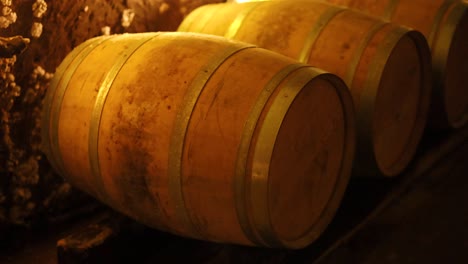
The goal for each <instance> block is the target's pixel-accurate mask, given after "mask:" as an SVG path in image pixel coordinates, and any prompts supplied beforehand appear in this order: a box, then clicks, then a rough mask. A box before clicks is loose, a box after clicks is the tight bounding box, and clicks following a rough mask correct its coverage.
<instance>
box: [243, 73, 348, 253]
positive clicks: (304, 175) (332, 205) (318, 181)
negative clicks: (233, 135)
mask: <svg viewBox="0 0 468 264" xmlns="http://www.w3.org/2000/svg"><path fill="white" fill-rule="evenodd" d="M310 69H313V68H311V67H310V68H302V69H300V70H298V71H297V72H296V73H295V74H293V75H292V76H290V78H288V79H287V80H286V81H285V83H283V85H282V86H281V87H280V89H278V90H279V91H278V92H277V93H276V94H275V95H274V99H273V100H270V102H269V104H267V106H266V108H265V111H264V115H263V117H262V119H261V120H260V122H261V126H259V127H258V134H257V138H256V140H255V150H254V153H253V158H252V164H251V170H252V179H251V189H250V195H251V201H252V214H253V219H254V224H255V228H256V229H257V230H258V231H259V233H260V236H261V237H262V239H263V240H264V241H265V242H266V244H267V245H269V246H278V247H289V248H301V247H305V246H307V245H308V244H310V243H311V242H312V241H314V240H315V239H316V238H317V237H318V236H319V235H320V234H321V233H322V231H323V230H324V229H325V227H326V226H327V225H328V223H329V222H330V221H331V219H332V217H333V215H334V213H335V212H336V209H337V208H338V205H339V202H340V201H341V198H342V196H343V193H344V190H345V187H346V185H347V183H348V179H349V175H350V171H351V163H352V159H353V156H354V145H355V143H354V141H355V131H354V129H355V127H354V110H353V105H352V99H351V95H350V94H349V91H348V90H347V87H346V85H345V84H344V83H343V82H342V81H341V80H339V79H338V77H336V76H334V75H331V74H321V75H318V76H317V77H315V78H313V79H312V80H311V78H310V73H309V72H308V71H310ZM307 78H308V79H307Z"/></svg>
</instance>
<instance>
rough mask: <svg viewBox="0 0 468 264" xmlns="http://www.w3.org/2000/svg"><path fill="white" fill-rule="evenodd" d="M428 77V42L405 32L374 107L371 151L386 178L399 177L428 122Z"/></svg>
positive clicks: (397, 44) (394, 49)
mask: <svg viewBox="0 0 468 264" xmlns="http://www.w3.org/2000/svg"><path fill="white" fill-rule="evenodd" d="M386 52H388V51H386ZM430 73H431V72H430V53H429V48H428V44H427V42H426V41H425V40H424V37H423V36H422V35H421V33H419V32H416V31H407V32H406V33H404V34H403V35H402V36H401V38H400V39H399V40H398V42H396V44H395V45H394V47H393V48H392V50H391V53H390V56H389V57H388V59H387V61H386V63H385V67H384V70H383V72H382V75H381V79H380V84H379V87H378V92H377V96H376V99H375V105H374V112H373V119H372V136H373V139H372V141H373V150H374V154H375V159H376V162H377V165H378V167H379V169H380V171H381V172H382V173H383V174H384V175H386V176H395V175H397V174H399V173H401V172H402V171H403V170H404V169H405V168H406V167H407V165H408V163H409V162H410V161H411V159H412V157H413V156H414V154H415V152H416V149H417V147H418V145H419V142H420V140H421V137H422V133H423V130H424V127H425V124H426V121H427V112H428V105H429V101H430V94H431V84H430Z"/></svg>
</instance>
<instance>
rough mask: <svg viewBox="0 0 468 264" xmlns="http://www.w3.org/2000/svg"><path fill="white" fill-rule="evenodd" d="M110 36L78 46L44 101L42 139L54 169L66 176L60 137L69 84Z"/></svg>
mask: <svg viewBox="0 0 468 264" xmlns="http://www.w3.org/2000/svg"><path fill="white" fill-rule="evenodd" d="M108 39H109V37H99V38H93V39H90V40H88V41H86V42H84V43H82V44H81V45H79V46H78V47H76V48H75V49H74V50H73V51H72V52H71V53H70V54H69V55H68V56H67V57H66V58H65V60H64V61H63V62H62V63H61V65H60V66H59V67H58V69H57V72H56V73H55V76H54V79H53V80H52V82H51V85H50V87H49V90H48V91H47V97H46V98H45V102H44V110H43V120H42V122H43V123H42V132H41V133H42V141H43V143H42V144H43V146H44V149H45V150H46V154H47V157H48V159H49V161H50V163H51V165H52V166H53V167H54V169H55V170H56V171H57V172H58V173H59V174H60V175H62V176H66V175H65V173H66V171H65V167H64V165H63V159H62V155H61V153H60V145H59V138H58V133H59V132H58V130H59V123H60V112H61V109H62V103H63V99H64V97H65V92H66V91H67V88H68V84H69V82H70V80H71V78H72V77H73V75H74V74H75V72H76V70H77V69H78V67H80V65H81V63H82V62H83V60H84V59H85V58H86V57H87V56H88V55H89V53H91V52H92V51H93V50H94V48H96V47H97V46H99V45H100V44H101V43H103V42H104V41H106V40H108Z"/></svg>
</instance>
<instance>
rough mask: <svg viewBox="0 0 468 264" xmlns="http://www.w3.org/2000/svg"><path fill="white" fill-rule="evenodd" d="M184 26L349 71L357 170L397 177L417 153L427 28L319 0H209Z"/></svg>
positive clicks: (426, 92)
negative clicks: (242, 0) (414, 27)
mask: <svg viewBox="0 0 468 264" xmlns="http://www.w3.org/2000/svg"><path fill="white" fill-rule="evenodd" d="M179 31H191V32H200V33H207V34H215V35H221V36H225V37H227V38H232V39H236V40H241V41H245V42H248V43H253V44H255V45H258V46H259V47H263V48H267V49H270V50H272V51H275V52H279V53H282V54H284V55H287V56H289V57H291V58H294V59H296V60H299V61H301V62H304V63H309V64H311V65H314V66H317V67H320V68H323V69H325V70H327V71H330V72H332V73H334V74H337V75H338V76H340V77H342V78H343V80H344V81H345V82H346V83H347V84H348V86H349V88H350V89H351V93H352V95H353V99H354V103H355V107H356V113H357V121H358V123H357V124H358V125H357V126H358V144H357V154H356V161H355V166H354V168H355V170H354V171H355V173H356V174H358V175H371V176H374V175H384V176H395V175H398V174H399V173H401V172H402V171H403V170H404V169H405V168H406V166H407V165H408V163H409V162H410V161H411V159H412V158H413V156H414V154H415V152H416V149H417V146H418V144H419V141H420V139H421V137H422V133H423V130H424V127H425V125H426V120H427V113H428V108H429V103H430V93H431V81H430V79H431V66H430V51H429V47H428V45H427V42H426V40H425V39H424V36H423V35H422V34H421V33H419V32H417V31H413V30H410V29H408V28H405V27H401V26H398V25H396V24H392V23H387V22H384V21H381V20H378V19H376V18H373V17H370V16H367V15H365V14H362V13H359V12H355V11H351V10H349V9H346V8H344V7H338V6H335V5H331V4H328V3H324V2H318V1H313V0H310V1H307V0H296V1H267V2H265V1H260V2H250V3H242V4H236V3H226V4H216V5H206V6H203V7H200V8H198V9H196V10H194V11H193V12H192V13H191V14H190V15H189V16H187V17H186V19H185V20H184V21H183V22H182V24H181V26H180V27H179Z"/></svg>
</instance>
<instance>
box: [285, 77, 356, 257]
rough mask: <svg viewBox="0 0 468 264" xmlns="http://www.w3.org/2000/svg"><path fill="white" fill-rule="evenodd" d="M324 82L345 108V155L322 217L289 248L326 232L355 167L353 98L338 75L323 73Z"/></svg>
mask: <svg viewBox="0 0 468 264" xmlns="http://www.w3.org/2000/svg"><path fill="white" fill-rule="evenodd" d="M320 78H321V79H322V80H326V81H328V82H330V83H331V84H333V86H334V87H335V88H336V91H337V95H338V97H339V99H340V102H341V105H342V106H343V108H342V110H343V116H344V123H345V124H344V131H345V135H344V142H343V155H342V159H341V162H340V167H339V168H340V169H339V172H338V177H337V180H336V182H335V184H334V188H333V193H332V194H331V195H330V198H329V199H328V201H327V204H326V205H325V207H324V209H323V211H322V212H321V213H320V216H319V218H318V220H317V222H315V223H314V224H313V225H311V226H310V227H309V229H308V230H307V231H306V232H304V235H303V236H302V237H300V238H299V239H296V240H294V241H286V242H287V243H288V246H291V247H294V248H303V247H305V246H307V245H309V244H310V241H315V240H316V239H317V238H318V237H319V236H320V235H321V234H322V232H323V231H324V230H325V228H326V226H327V225H328V224H329V223H330V221H331V219H332V218H333V216H334V215H335V213H336V211H337V208H338V207H339V205H340V202H341V200H342V198H343V195H344V193H345V190H346V187H347V186H348V182H349V178H350V176H351V168H352V166H353V161H354V154H355V149H356V122H355V118H356V115H355V113H354V104H353V99H352V96H351V94H350V92H349V89H348V87H347V86H346V84H345V83H344V82H343V81H342V80H341V79H340V78H339V77H337V76H336V75H334V74H330V73H323V74H321V75H320Z"/></svg>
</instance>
